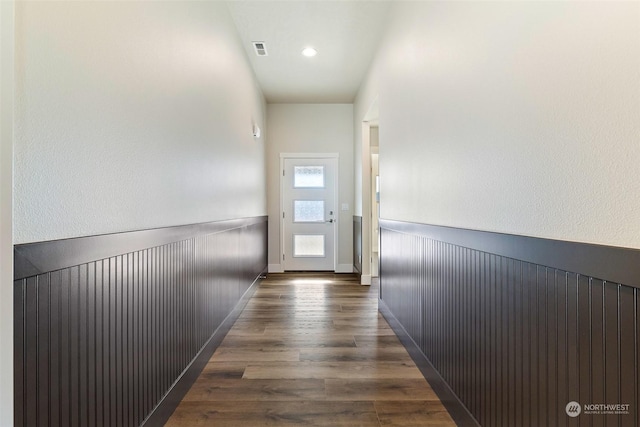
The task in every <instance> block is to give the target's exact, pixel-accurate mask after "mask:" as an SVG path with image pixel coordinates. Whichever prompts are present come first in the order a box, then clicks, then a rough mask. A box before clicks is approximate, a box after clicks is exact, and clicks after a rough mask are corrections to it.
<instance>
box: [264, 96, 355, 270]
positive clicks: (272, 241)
mask: <svg viewBox="0 0 640 427" xmlns="http://www.w3.org/2000/svg"><path fill="white" fill-rule="evenodd" d="M267 128H268V131H269V142H268V144H267V185H268V195H269V200H268V210H269V268H270V270H271V271H278V269H279V268H281V267H280V254H281V251H280V218H279V217H280V153H338V154H339V156H340V159H339V162H338V169H339V171H338V173H339V176H338V177H339V182H338V202H339V204H340V205H342V204H343V203H347V204H348V205H349V210H348V211H342V210H339V211H338V214H339V219H338V268H339V270H340V271H343V272H344V270H347V269H348V271H349V272H351V271H352V270H351V269H352V267H353V203H352V202H353V188H354V184H353V105H352V104H269V105H268V106H267ZM338 209H340V206H339V207H338Z"/></svg>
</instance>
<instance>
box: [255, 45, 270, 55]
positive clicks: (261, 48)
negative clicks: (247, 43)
mask: <svg viewBox="0 0 640 427" xmlns="http://www.w3.org/2000/svg"><path fill="white" fill-rule="evenodd" d="M252 43H253V48H254V49H255V51H256V55H258V56H267V55H268V54H267V46H266V45H265V44H264V42H252Z"/></svg>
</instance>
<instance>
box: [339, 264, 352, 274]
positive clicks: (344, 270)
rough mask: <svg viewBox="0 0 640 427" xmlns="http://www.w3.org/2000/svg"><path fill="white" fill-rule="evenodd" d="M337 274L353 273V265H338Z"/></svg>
mask: <svg viewBox="0 0 640 427" xmlns="http://www.w3.org/2000/svg"><path fill="white" fill-rule="evenodd" d="M336 273H353V265H351V264H338V268H336Z"/></svg>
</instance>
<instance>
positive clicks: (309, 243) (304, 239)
mask: <svg viewBox="0 0 640 427" xmlns="http://www.w3.org/2000/svg"><path fill="white" fill-rule="evenodd" d="M293 256H294V257H324V256H325V252H324V235H322V234H295V235H294V236H293Z"/></svg>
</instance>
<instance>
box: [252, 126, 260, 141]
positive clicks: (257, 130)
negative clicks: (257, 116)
mask: <svg viewBox="0 0 640 427" xmlns="http://www.w3.org/2000/svg"><path fill="white" fill-rule="evenodd" d="M260 134H261V132H260V127H259V126H258V125H256V124H254V125H253V137H254V138H255V139H260Z"/></svg>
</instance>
